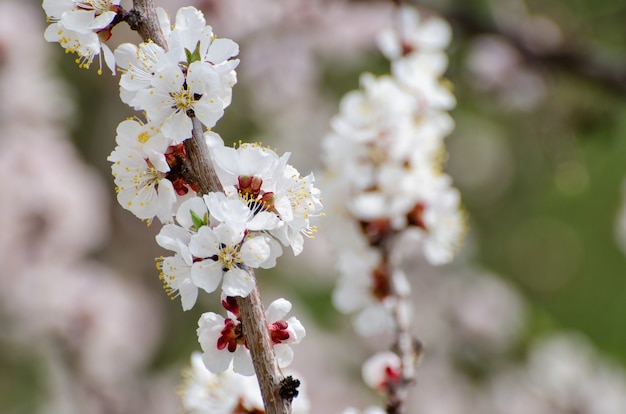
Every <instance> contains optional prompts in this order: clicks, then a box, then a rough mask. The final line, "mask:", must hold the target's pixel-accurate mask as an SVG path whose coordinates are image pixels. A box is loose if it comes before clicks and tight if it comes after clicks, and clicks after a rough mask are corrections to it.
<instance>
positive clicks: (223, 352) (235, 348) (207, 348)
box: [198, 294, 306, 375]
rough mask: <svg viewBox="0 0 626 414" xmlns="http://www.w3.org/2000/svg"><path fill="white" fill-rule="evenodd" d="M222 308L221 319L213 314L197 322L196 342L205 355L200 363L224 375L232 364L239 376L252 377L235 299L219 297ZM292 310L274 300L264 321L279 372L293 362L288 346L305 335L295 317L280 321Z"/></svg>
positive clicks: (280, 301)
mask: <svg viewBox="0 0 626 414" xmlns="http://www.w3.org/2000/svg"><path fill="white" fill-rule="evenodd" d="M222 304H223V306H224V307H225V308H226V309H227V310H228V317H227V318H224V317H222V316H220V315H218V314H215V313H213V312H207V313H204V314H203V315H202V316H201V317H200V320H199V321H198V326H199V327H198V341H199V342H200V345H201V347H202V350H203V351H204V355H203V360H204V364H205V366H206V367H207V369H208V370H209V371H211V372H223V371H224V370H226V369H227V368H228V366H229V365H230V363H231V361H232V363H233V369H234V371H235V372H238V373H240V374H242V375H253V374H254V369H253V367H252V360H251V357H250V352H249V351H248V349H247V345H246V341H245V338H244V336H243V330H242V326H241V319H240V315H239V307H238V306H237V304H236V301H235V298H233V297H228V296H227V295H225V294H222ZM290 310H291V303H290V302H289V301H287V300H285V299H282V298H281V299H277V300H275V301H274V302H272V303H271V304H270V306H268V308H267V310H266V311H265V317H266V320H267V322H268V331H269V334H270V338H271V340H272V343H273V346H274V351H275V352H276V359H277V361H278V365H279V366H280V367H281V368H284V367H286V366H288V365H289V364H290V363H291V361H292V359H293V351H292V350H291V347H290V346H289V345H290V344H297V343H299V342H300V341H301V340H302V338H303V337H304V336H305V335H306V331H305V329H304V327H303V326H302V324H301V323H300V321H299V320H298V319H297V318H295V317H293V316H292V317H290V318H289V319H287V320H284V319H283V318H284V317H285V316H286V315H287V313H288V312H289V311H290Z"/></svg>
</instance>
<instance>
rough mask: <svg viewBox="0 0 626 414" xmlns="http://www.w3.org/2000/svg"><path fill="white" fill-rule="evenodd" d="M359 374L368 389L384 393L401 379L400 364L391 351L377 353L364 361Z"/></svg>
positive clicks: (397, 357) (398, 358)
mask: <svg viewBox="0 0 626 414" xmlns="http://www.w3.org/2000/svg"><path fill="white" fill-rule="evenodd" d="M361 373H362V375H363V381H365V383H366V384H367V385H368V386H369V387H370V388H372V389H373V390H376V391H379V392H386V391H388V390H389V389H391V388H392V387H393V386H394V384H395V383H398V382H399V381H400V378H402V362H401V361H400V357H399V356H398V355H397V354H394V353H393V352H391V351H385V352H378V353H376V354H374V355H373V356H371V357H370V358H369V359H368V360H367V361H365V363H364V364H363V367H362V369H361Z"/></svg>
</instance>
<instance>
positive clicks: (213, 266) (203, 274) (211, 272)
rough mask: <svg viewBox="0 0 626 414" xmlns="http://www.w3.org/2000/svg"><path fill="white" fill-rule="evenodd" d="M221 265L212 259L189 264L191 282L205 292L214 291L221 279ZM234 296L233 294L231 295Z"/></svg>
mask: <svg viewBox="0 0 626 414" xmlns="http://www.w3.org/2000/svg"><path fill="white" fill-rule="evenodd" d="M222 273H223V272H222V266H221V265H220V264H219V262H214V261H213V260H210V259H209V260H202V261H199V262H195V263H194V264H193V265H192V266H191V279H192V280H193V283H194V284H195V285H196V286H198V287H199V288H200V289H202V290H204V291H205V292H207V293H211V292H214V291H215V289H217V286H218V285H219V284H220V281H221V280H222ZM232 296H235V295H232Z"/></svg>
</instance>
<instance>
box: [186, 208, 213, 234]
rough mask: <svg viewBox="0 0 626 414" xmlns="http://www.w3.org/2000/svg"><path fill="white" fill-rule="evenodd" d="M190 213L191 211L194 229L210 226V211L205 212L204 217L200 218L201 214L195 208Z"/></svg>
mask: <svg viewBox="0 0 626 414" xmlns="http://www.w3.org/2000/svg"><path fill="white" fill-rule="evenodd" d="M190 213H191V221H193V228H194V230H198V229H199V228H200V227H202V226H208V225H209V215H208V213H204V217H202V218H200V216H199V215H198V214H197V213H196V212H195V211H193V210H191V211H190Z"/></svg>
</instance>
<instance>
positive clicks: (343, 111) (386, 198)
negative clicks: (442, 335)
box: [323, 7, 465, 335]
mask: <svg viewBox="0 0 626 414" xmlns="http://www.w3.org/2000/svg"><path fill="white" fill-rule="evenodd" d="M398 17H399V19H398V22H397V25H398V27H397V29H396V30H393V31H391V30H390V31H387V32H384V33H383V34H382V35H381V36H380V42H379V45H380V48H381V50H382V52H383V54H384V55H385V56H386V57H387V58H389V59H390V61H391V72H392V74H391V75H385V76H380V77H375V76H373V75H371V74H363V75H362V76H361V88H360V89H359V90H355V91H352V92H349V93H348V94H347V95H346V96H344V98H343V99H342V101H341V103H340V111H339V114H338V115H337V116H336V117H335V118H334V119H333V120H332V121H331V127H332V131H331V132H330V133H329V134H328V135H327V136H326V137H325V139H324V141H323V157H324V158H323V159H324V162H325V168H326V177H327V181H328V188H327V191H330V192H331V193H332V194H331V196H329V197H328V198H329V200H331V202H332V205H331V206H330V208H331V210H332V214H331V216H334V217H336V218H338V220H337V222H333V223H332V225H331V226H329V232H331V231H332V232H333V233H336V234H335V235H333V236H334V237H333V236H331V239H332V240H333V241H337V242H338V245H340V246H342V247H341V249H340V253H339V257H338V263H339V269H340V272H341V275H342V276H341V279H340V281H339V283H338V287H337V289H336V290H335V294H334V303H335V305H336V306H337V308H338V309H339V310H341V311H343V312H346V313H353V312H360V313H359V314H358V315H357V316H356V319H355V322H356V328H357V331H359V332H360V333H361V334H363V335H370V334H373V333H376V332H380V331H382V330H385V329H388V328H390V327H392V325H391V322H390V316H389V312H385V309H388V308H389V307H390V306H391V304H390V303H389V302H390V301H393V298H392V296H393V290H394V289H398V287H399V286H405V285H406V283H405V281H404V278H403V276H402V275H401V274H400V273H399V272H395V271H394V270H393V266H391V264H390V260H391V258H390V256H389V252H391V250H392V249H391V243H393V244H394V246H393V249H394V250H395V251H398V252H402V253H405V254H407V255H412V256H415V255H421V256H424V257H425V258H426V260H427V261H428V262H430V263H431V264H435V265H438V264H443V263H447V262H449V261H450V260H451V259H452V258H453V256H454V253H455V251H456V250H457V248H458V245H459V243H460V241H461V238H462V236H463V234H464V225H465V224H464V217H463V214H462V212H461V209H460V197H459V192H458V191H457V190H456V189H455V188H454V187H453V186H452V183H451V179H450V177H449V176H448V175H446V174H444V173H442V172H441V170H442V166H441V162H442V159H443V158H444V157H443V154H445V149H444V145H443V140H444V138H445V136H446V135H448V134H449V133H450V131H451V130H452V128H453V121H452V119H451V118H450V116H449V114H448V113H447V111H448V110H450V109H451V108H453V107H454V105H455V98H454V96H453V95H452V93H451V92H450V90H449V85H448V83H447V82H446V81H445V80H444V79H442V75H443V73H444V71H445V69H446V67H447V57H446V55H445V53H444V52H443V48H445V47H446V46H447V45H448V43H449V41H450V37H451V36H450V34H451V31H450V27H449V26H448V24H447V23H446V22H445V21H443V20H441V19H438V18H430V19H427V20H425V21H421V20H420V16H419V15H418V13H417V11H416V10H415V9H414V8H411V7H403V8H401V9H400V10H399V13H398ZM338 250H339V249H338ZM394 278H396V279H399V280H395V281H394V280H393V279H394ZM394 286H395V288H394ZM396 293H397V292H396ZM359 321H361V322H359Z"/></svg>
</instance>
